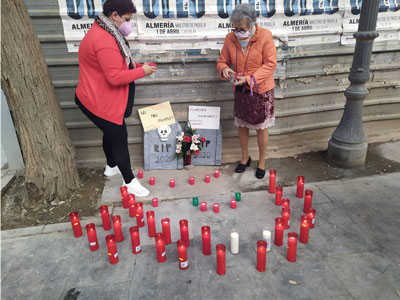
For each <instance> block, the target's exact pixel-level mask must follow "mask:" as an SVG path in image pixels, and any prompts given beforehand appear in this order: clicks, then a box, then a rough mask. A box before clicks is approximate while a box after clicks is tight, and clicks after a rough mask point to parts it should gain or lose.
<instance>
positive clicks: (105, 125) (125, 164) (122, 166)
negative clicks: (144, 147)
mask: <svg viewBox="0 0 400 300" xmlns="http://www.w3.org/2000/svg"><path fill="white" fill-rule="evenodd" d="M75 103H76V104H77V105H78V106H79V108H80V109H81V111H82V112H83V113H84V114H85V115H86V116H87V117H88V118H89V119H90V120H91V121H92V122H93V123H94V124H95V125H96V126H97V127H98V128H99V129H100V130H101V131H102V132H103V150H104V154H105V155H106V159H107V165H109V166H110V167H115V166H118V168H119V170H120V171H121V174H122V177H123V178H124V181H125V183H129V182H131V181H132V179H133V178H135V176H134V175H133V172H132V169H131V160H130V157H129V150H128V131H127V129H126V124H125V120H124V121H123V123H122V125H118V124H115V123H112V122H109V121H106V120H104V119H102V118H99V117H98V116H96V115H94V114H92V113H91V112H90V111H89V110H88V109H87V108H86V107H85V106H83V104H82V103H81V102H80V101H79V99H78V97H77V96H76V95H75ZM131 111H132V109H131Z"/></svg>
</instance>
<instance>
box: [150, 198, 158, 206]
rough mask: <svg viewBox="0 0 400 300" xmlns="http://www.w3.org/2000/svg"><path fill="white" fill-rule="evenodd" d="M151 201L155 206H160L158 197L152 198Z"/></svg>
mask: <svg viewBox="0 0 400 300" xmlns="http://www.w3.org/2000/svg"><path fill="white" fill-rule="evenodd" d="M151 203H152V204H153V207H158V198H153V199H151Z"/></svg>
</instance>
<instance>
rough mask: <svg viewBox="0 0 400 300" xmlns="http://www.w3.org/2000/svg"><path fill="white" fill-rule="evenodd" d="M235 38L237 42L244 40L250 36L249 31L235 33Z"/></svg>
mask: <svg viewBox="0 0 400 300" xmlns="http://www.w3.org/2000/svg"><path fill="white" fill-rule="evenodd" d="M235 36H236V38H237V39H238V40H245V39H247V38H248V37H249V36H250V31H239V32H236V31H235Z"/></svg>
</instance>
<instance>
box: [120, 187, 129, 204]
mask: <svg viewBox="0 0 400 300" xmlns="http://www.w3.org/2000/svg"><path fill="white" fill-rule="evenodd" d="M120 191H121V200H122V207H123V208H128V207H129V203H128V202H129V198H128V197H129V196H128V188H127V187H126V186H121V187H120Z"/></svg>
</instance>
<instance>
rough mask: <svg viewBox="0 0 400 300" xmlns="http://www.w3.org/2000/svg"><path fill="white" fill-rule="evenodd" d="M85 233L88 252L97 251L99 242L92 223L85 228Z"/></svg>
mask: <svg viewBox="0 0 400 300" xmlns="http://www.w3.org/2000/svg"><path fill="white" fill-rule="evenodd" d="M85 228H86V233H87V237H88V241H89V248H90V251H96V250H97V249H99V242H98V241H97V234H96V226H95V225H94V223H89V224H87V225H86V226H85Z"/></svg>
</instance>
